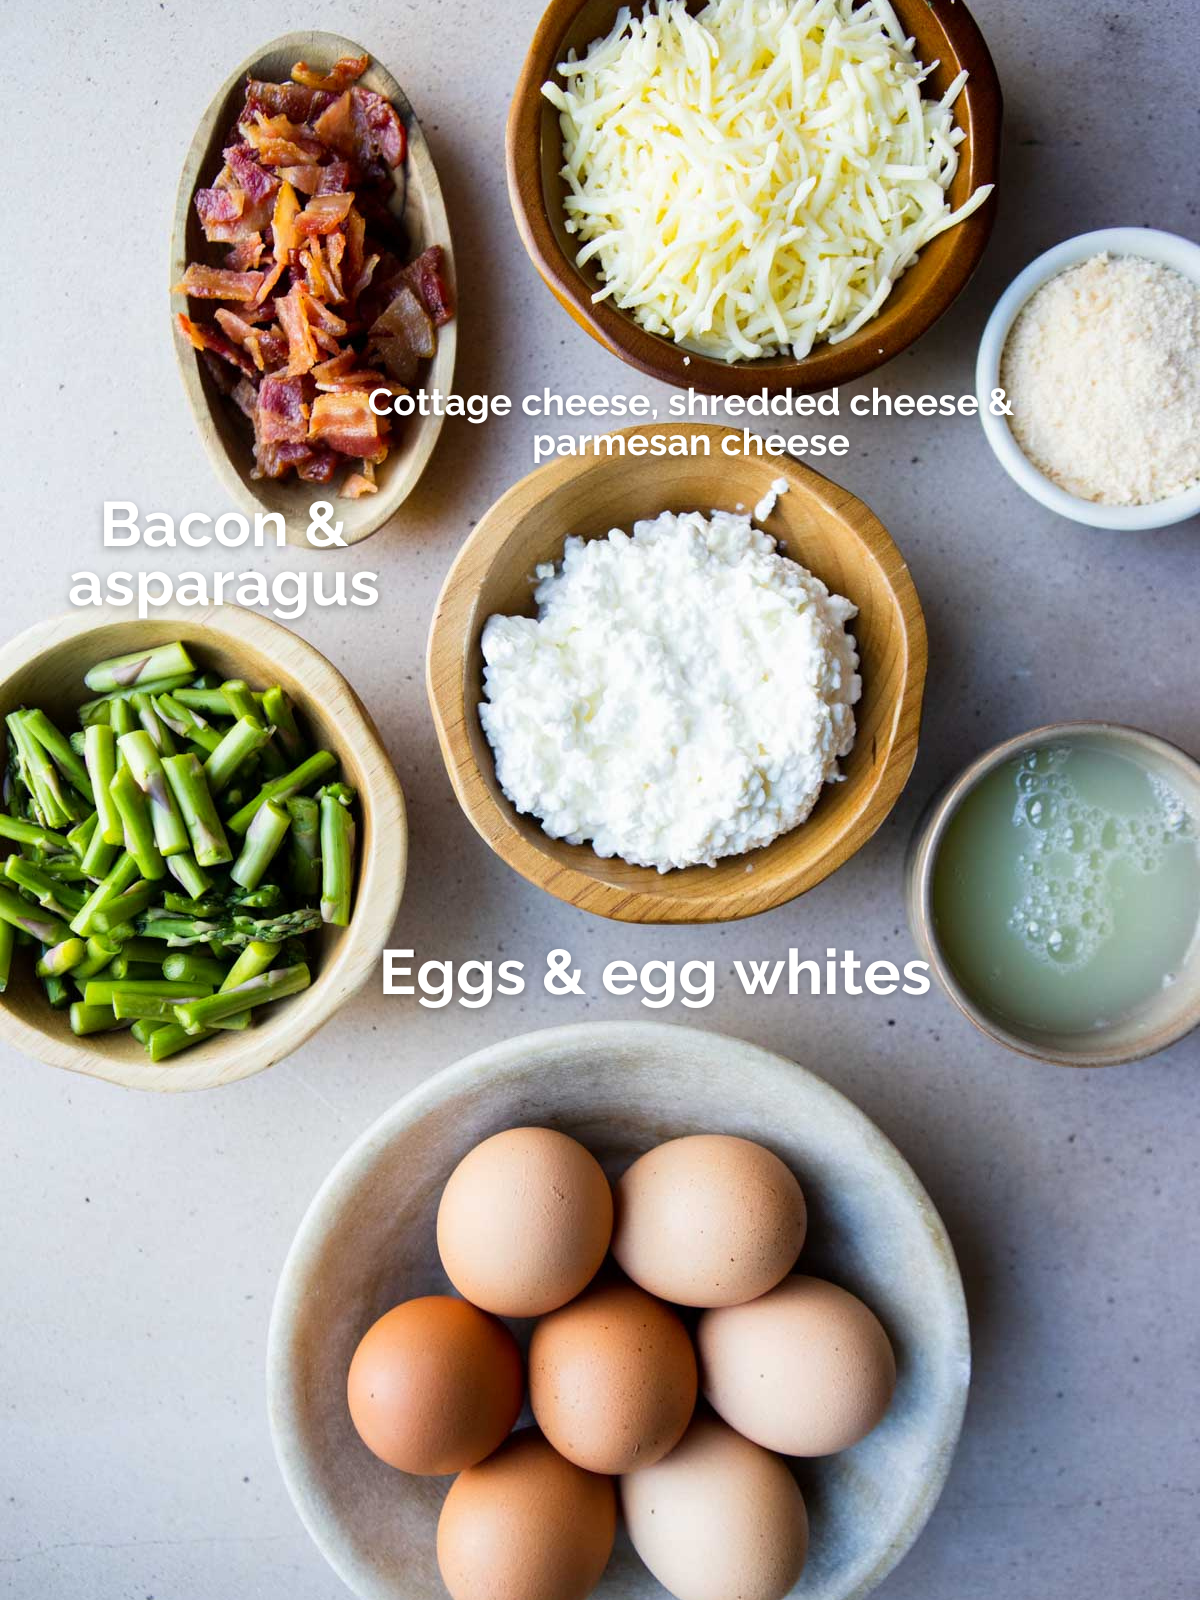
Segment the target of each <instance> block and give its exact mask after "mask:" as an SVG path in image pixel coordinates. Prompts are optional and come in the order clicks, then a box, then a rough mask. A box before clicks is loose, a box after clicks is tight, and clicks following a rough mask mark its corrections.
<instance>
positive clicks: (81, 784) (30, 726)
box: [23, 711, 95, 804]
mask: <svg viewBox="0 0 1200 1600" xmlns="http://www.w3.org/2000/svg"><path fill="white" fill-rule="evenodd" d="M23 719H24V723H25V727H26V729H27V731H28V732H29V733H30V734H31V735H32V737H33V738H34V739H36V740H37V742H38V744H40V745H41V747H42V749H43V750H44V751H45V752H46V754H47V755H48V756H49V757H50V758H51V760H52V761H53V762H54V764H55V766H56V767H57V768H58V769H59V771H60V772H62V773H63V774H64V775H65V776H66V777H67V779H68V780H69V781H70V782H71V783H72V784H74V786H75V788H76V789H77V790H78V791H79V793H80V794H81V795H82V796H83V797H84V799H85V800H91V801H92V802H93V804H94V803H95V801H94V799H93V795H92V780H91V778H89V777H88V770H87V767H86V766H85V765H84V763H83V762H82V761H81V760H80V759H79V757H78V756H77V755H76V753H75V751H74V750H73V749H72V748H71V741H70V740H69V739H64V738H63V736H62V734H61V733H60V732H59V730H58V729H57V728H56V727H55V726H54V724H53V723H52V722H51V721H50V718H49V717H48V716H47V715H46V713H45V712H44V711H26V712H24V713H23Z"/></svg>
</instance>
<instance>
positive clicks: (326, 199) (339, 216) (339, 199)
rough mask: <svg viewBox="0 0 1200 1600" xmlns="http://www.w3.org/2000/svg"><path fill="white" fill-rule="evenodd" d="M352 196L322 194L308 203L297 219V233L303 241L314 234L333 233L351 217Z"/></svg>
mask: <svg viewBox="0 0 1200 1600" xmlns="http://www.w3.org/2000/svg"><path fill="white" fill-rule="evenodd" d="M353 204H354V196H353V195H352V194H320V195H316V196H315V197H314V198H313V199H312V200H310V201H309V202H308V204H307V205H306V206H305V208H304V210H303V211H302V212H301V213H300V215H299V216H298V217H297V218H296V232H297V234H298V235H299V236H300V238H302V239H311V238H312V237H313V235H314V234H322V233H332V232H333V231H334V229H335V228H340V227H341V225H342V223H343V222H345V220H346V218H347V217H348V216H349V215H350V207H351V206H352V205H353Z"/></svg>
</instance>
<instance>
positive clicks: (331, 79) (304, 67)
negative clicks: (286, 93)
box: [292, 56, 371, 94]
mask: <svg viewBox="0 0 1200 1600" xmlns="http://www.w3.org/2000/svg"><path fill="white" fill-rule="evenodd" d="M370 60H371V58H370V56H339V57H338V59H337V60H336V61H335V62H334V64H333V66H332V68H331V69H330V71H329V72H327V73H325V74H323V75H322V74H321V73H319V72H317V71H316V70H315V68H313V67H310V66H309V65H308V63H307V62H306V61H297V63H296V65H295V66H294V67H293V68H292V80H293V82H295V83H302V84H304V85H305V87H306V88H309V89H326V90H328V91H330V92H331V93H332V94H341V93H342V91H343V90H344V89H348V88H349V87H350V85H351V84H352V83H357V82H358V80H359V78H361V77H362V75H363V73H364V72H365V71H366V70H367V67H368V65H369V64H370Z"/></svg>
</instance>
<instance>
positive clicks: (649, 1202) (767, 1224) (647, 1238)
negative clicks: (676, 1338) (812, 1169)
mask: <svg viewBox="0 0 1200 1600" xmlns="http://www.w3.org/2000/svg"><path fill="white" fill-rule="evenodd" d="M806 1226H807V1212H806V1208H805V1204H804V1195H803V1193H802V1191H801V1188H800V1185H799V1184H798V1183H797V1182H796V1179H795V1178H794V1177H793V1176H792V1174H791V1172H790V1171H789V1170H788V1168H787V1167H786V1166H785V1165H784V1164H783V1162H782V1161H780V1159H779V1157H778V1156H776V1155H773V1154H772V1152H771V1151H770V1150H767V1149H765V1148H764V1147H763V1146H762V1145H761V1144H754V1143H753V1142H752V1141H751V1140H749V1139H738V1138H734V1137H732V1136H730V1135H726V1134H718V1133H703V1134H695V1135H693V1136H692V1137H690V1138H686V1139H672V1140H670V1141H669V1142H668V1143H667V1144H660V1145H659V1146H658V1147H657V1148H656V1149H654V1150H650V1151H648V1152H647V1154H646V1155H644V1156H642V1157H641V1158H640V1160H637V1161H635V1162H634V1164H633V1165H632V1166H631V1167H630V1168H629V1170H628V1172H626V1173H625V1175H624V1177H622V1178H621V1180H620V1181H619V1182H618V1184H617V1188H616V1224H615V1227H614V1229H613V1241H612V1249H613V1254H614V1255H615V1256H616V1258H617V1261H618V1262H619V1264H620V1266H621V1268H622V1270H623V1271H624V1272H626V1273H627V1274H628V1275H629V1277H631V1278H632V1279H633V1281H634V1282H635V1283H639V1284H641V1286H642V1288H643V1289H648V1290H649V1292H650V1293H651V1294H656V1295H658V1296H659V1297H660V1298H661V1299H663V1300H672V1301H674V1302H675V1304H676V1305H681V1306H735V1305H741V1304H742V1302H743V1301H746V1300H755V1299H757V1298H758V1296H759V1295H763V1294H766V1292H767V1291H768V1289H773V1288H774V1287H775V1285H776V1284H777V1283H779V1282H780V1280H781V1279H783V1278H785V1277H786V1276H787V1274H788V1273H789V1272H790V1271H791V1270H792V1268H793V1266H795V1264H796V1257H797V1256H798V1255H799V1254H800V1248H801V1246H802V1245H803V1243H804V1233H805V1228H806Z"/></svg>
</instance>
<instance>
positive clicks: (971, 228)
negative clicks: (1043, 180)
mask: <svg viewBox="0 0 1200 1600" xmlns="http://www.w3.org/2000/svg"><path fill="white" fill-rule="evenodd" d="M585 3H586V0H550V4H549V5H548V6H547V8H546V11H545V13H544V14H543V16H542V19H541V21H540V22H539V23H538V26H537V30H536V32H535V33H534V37H533V42H532V44H531V46H530V49H529V53H528V55H527V56H526V59H525V63H524V66H523V67H522V69H521V74H520V77H519V78H518V80H517V86H516V88H515V90H514V91H513V98H512V105H511V108H510V111H509V117H508V127H507V133H506V139H505V154H506V166H507V173H508V192H509V199H510V202H511V205H512V211H513V217H514V219H515V221H516V224H517V229H518V231H519V232H520V235H521V239H522V241H523V243H524V245H525V249H526V251H527V252H528V254H529V257H530V260H531V261H532V262H533V264H534V266H535V267H536V268H537V270H538V273H539V274H540V276H541V278H542V281H543V282H544V283H545V284H546V286H547V288H549V289H550V291H551V293H552V294H553V295H554V297H555V298H556V299H557V300H558V301H559V303H560V304H561V305H562V306H564V307H565V308H566V309H567V311H568V312H569V313H570V314H571V316H572V317H573V318H574V319H575V321H576V322H578V323H579V325H580V326H581V327H582V328H584V329H586V331H587V332H588V333H590V334H591V335H592V337H593V338H594V339H596V340H598V342H599V343H600V344H602V345H604V346H605V348H606V349H608V350H610V351H611V352H612V353H613V354H614V355H616V356H618V357H619V358H620V359H621V360H622V361H624V362H626V363H627V364H628V365H629V366H631V367H634V368H636V369H637V371H639V372H642V373H644V374H645V375H646V376H647V377H650V378H655V379H657V380H658V381H660V382H662V383H670V384H674V385H676V386H677V387H679V388H688V387H690V388H693V389H698V390H702V391H704V392H705V393H708V394H755V393H757V392H758V391H759V390H761V389H764V388H765V389H768V390H770V391H771V392H772V393H776V392H778V391H780V390H793V391H795V392H797V393H800V394H810V393H816V392H818V391H820V390H824V389H831V388H834V387H836V386H837V385H840V384H844V383H851V382H853V381H854V380H855V379H856V378H861V377H864V376H865V375H866V374H867V373H869V372H873V371H875V369H876V368H878V367H881V366H883V365H884V363H885V362H888V361H890V360H891V359H892V358H893V357H894V356H897V355H899V354H900V352H901V351H902V350H905V349H907V347H908V346H909V345H910V344H913V343H914V342H915V341H916V340H917V339H919V338H920V337H921V335H922V334H924V333H926V332H927V331H928V330H929V329H930V328H931V327H932V326H933V324H934V323H935V322H936V321H937V320H938V318H939V317H940V316H941V315H942V314H943V312H945V311H946V310H947V309H948V308H949V307H950V305H951V304H952V303H953V302H954V300H955V299H957V297H958V295H959V294H960V292H961V291H962V289H963V288H964V287H965V286H966V284H967V282H968V281H969V279H970V278H971V275H972V274H973V273H974V271H975V268H976V267H977V266H978V265H979V262H980V259H981V257H982V256H983V252H984V249H985V247H986V245H987V241H988V238H989V236H990V234H991V231H992V224H993V222H994V220H995V213H996V197H995V195H994V194H993V195H992V196H991V197H990V199H989V200H988V201H987V202H986V203H985V204H984V205H983V206H981V207H980V209H979V210H978V211H976V212H975V213H974V214H973V215H972V216H970V217H968V218H967V219H966V220H965V221H964V222H961V223H959V224H957V225H956V226H955V227H954V228H953V229H951V230H950V231H949V233H948V234H945V235H943V236H942V237H943V238H945V239H947V240H948V241H949V243H948V247H947V252H946V256H945V259H944V261H943V262H942V264H941V267H940V269H939V271H938V272H937V275H936V276H935V277H934V278H933V280H932V281H931V282H930V283H928V284H926V285H923V286H922V288H921V290H920V292H919V293H913V292H911V284H910V286H909V292H907V293H906V288H905V285H906V278H901V279H900V281H899V284H898V285H897V287H896V289H895V290H894V291H893V293H892V295H891V296H890V298H889V300H888V302H887V303H886V304H885V306H884V307H883V309H882V311H881V312H880V313H879V314H878V315H877V316H876V317H875V318H873V319H872V321H871V322H869V323H868V324H867V325H866V326H865V327H864V328H861V329H860V330H859V331H858V333H856V334H853V335H852V336H851V337H850V338H849V339H846V340H845V341H843V342H842V343H841V344H837V345H828V344H824V345H818V346H817V347H816V349H814V350H813V351H812V352H810V354H809V355H807V356H805V357H804V359H803V360H802V361H796V360H794V359H793V358H792V357H790V356H776V357H772V358H770V359H765V360H761V361H749V362H737V363H734V364H733V365H729V364H727V363H725V362H722V361H715V360H713V359H712V358H711V357H708V356H703V355H698V354H696V353H695V352H689V351H686V350H684V349H683V348H682V347H681V346H679V345H677V344H675V343H674V342H673V341H672V340H670V339H666V338H662V337H660V336H658V335H656V334H652V333H648V332H647V331H646V330H645V329H644V328H641V327H640V326H639V325H638V324H637V323H636V322H634V321H633V319H632V317H630V316H629V315H627V314H626V313H625V312H623V311H620V310H618V309H617V308H616V307H614V306H613V305H612V304H611V303H610V302H609V301H607V300H605V301H601V302H600V303H599V304H595V303H593V300H592V295H593V293H594V292H595V290H596V288H597V287H598V285H599V280H598V279H597V278H596V277H595V276H594V275H592V274H590V273H587V272H585V271H584V270H582V269H580V268H579V267H577V266H576V265H575V262H574V260H573V259H572V257H571V255H570V254H569V253H568V252H567V251H566V249H564V247H563V244H562V242H561V241H560V239H559V237H558V234H557V232H556V229H555V225H554V222H553V221H552V211H551V207H552V204H553V205H554V206H555V207H556V206H557V200H555V201H554V202H552V201H551V199H550V197H549V196H548V195H547V193H546V187H545V183H544V181H543V172H542V162H541V155H540V152H541V145H542V140H543V138H547V137H549V136H550V135H549V134H548V132H547V131H546V130H547V126H548V121H549V119H551V118H553V117H554V115H555V113H554V112H553V109H552V108H551V107H550V106H549V105H548V103H547V102H546V100H545V99H544V97H543V95H542V92H541V90H542V85H543V83H545V82H546V81H547V80H548V79H550V78H552V77H553V75H554V70H555V67H556V66H557V64H558V62H559V61H560V60H561V59H562V55H563V50H564V41H565V40H566V39H567V37H568V34H569V33H570V31H571V27H572V24H573V23H574V22H575V19H576V17H577V16H578V15H579V13H580V12H581V11H582V10H583V7H584V5H585ZM893 4H894V7H895V10H896V13H897V15H898V16H899V18H900V20H901V22H902V24H903V25H904V26H905V27H906V28H907V29H908V30H909V32H911V33H914V34H915V33H919V32H920V31H922V29H923V28H924V27H926V26H932V25H934V24H936V26H937V28H938V30H939V32H940V34H941V35H942V37H943V39H944V47H943V49H942V51H941V55H942V62H941V66H940V68H939V69H938V72H937V73H936V74H935V75H934V77H933V78H932V80H931V82H932V84H933V85H934V86H935V88H936V89H937V91H938V92H940V91H941V90H942V89H944V87H945V84H946V83H948V82H949V80H950V78H952V77H953V76H954V75H955V74H957V72H958V71H959V70H960V69H963V68H965V69H966V71H967V72H968V73H969V74H970V76H969V78H968V80H967V84H966V87H965V88H964V90H963V92H962V95H961V96H960V97H959V100H958V103H957V105H956V108H955V111H956V116H957V118H958V121H959V124H960V126H962V127H963V128H964V129H965V131H966V134H967V137H966V140H965V141H964V143H963V145H962V147H961V163H962V165H961V167H960V174H959V175H956V179H955V186H956V187H957V186H958V185H959V183H960V178H961V186H962V192H963V194H964V196H965V195H966V194H969V193H971V192H973V191H974V190H975V189H976V188H978V187H979V186H980V185H983V184H988V183H995V182H996V179H997V175H998V171H999V166H1000V140H1001V123H1002V120H1003V97H1002V94H1001V89H1000V80H999V77H998V76H997V73H996V67H995V64H994V62H993V61H992V57H991V53H990V51H989V50H988V47H987V44H986V42H985V40H984V37H983V34H982V33H981V32H980V30H979V26H978V24H977V23H976V22H975V19H974V18H973V17H972V16H971V14H970V12H969V11H968V10H967V8H966V6H965V5H964V4H962V0H893ZM616 8H617V0H614V3H613V7H612V10H613V12H614V14H615V11H616ZM963 175H965V176H963ZM937 244H938V241H937V240H934V241H932V242H931V244H930V245H928V246H927V247H926V249H927V250H932V249H934V248H935V247H936V246H937ZM924 253H925V252H922V254H924ZM915 270H916V269H915V268H911V269H910V273H911V272H912V271H915ZM906 277H907V275H906Z"/></svg>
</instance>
